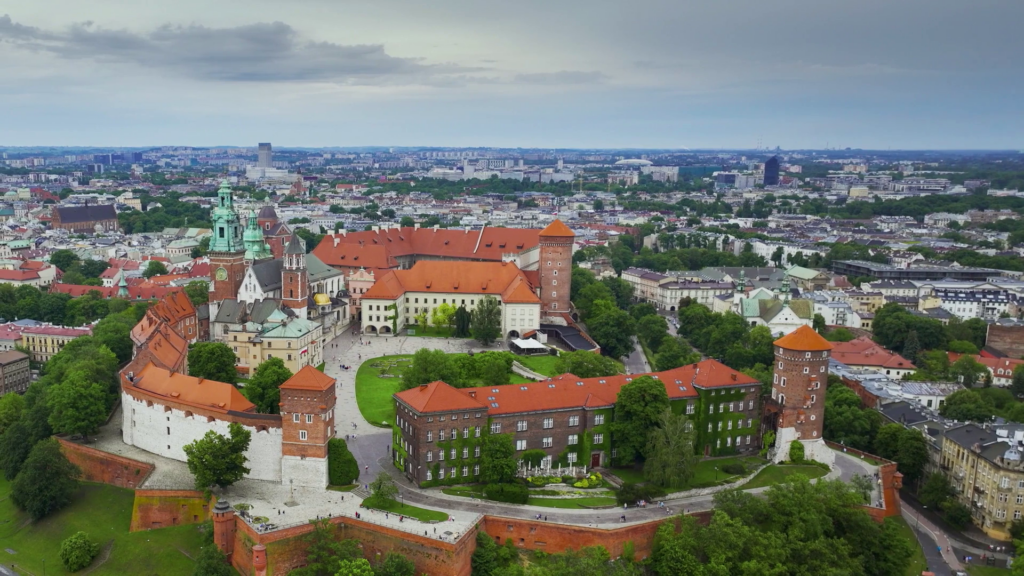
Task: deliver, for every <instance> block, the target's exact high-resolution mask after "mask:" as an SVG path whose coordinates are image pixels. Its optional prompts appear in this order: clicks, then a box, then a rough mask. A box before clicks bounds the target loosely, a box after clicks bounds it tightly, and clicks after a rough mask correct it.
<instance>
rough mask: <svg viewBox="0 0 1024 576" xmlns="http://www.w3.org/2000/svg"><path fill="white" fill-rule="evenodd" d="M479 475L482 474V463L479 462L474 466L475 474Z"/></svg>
mask: <svg viewBox="0 0 1024 576" xmlns="http://www.w3.org/2000/svg"><path fill="white" fill-rule="evenodd" d="M479 475H480V465H479V464H477V465H475V466H473V476H479Z"/></svg>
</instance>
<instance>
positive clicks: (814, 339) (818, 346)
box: [775, 325, 833, 352]
mask: <svg viewBox="0 0 1024 576" xmlns="http://www.w3.org/2000/svg"><path fill="white" fill-rule="evenodd" d="M775 345H776V346H779V347H782V348H785V349H787V350H800V351H801V352H816V351H822V350H831V349H832V348H833V346H832V343H831V342H829V341H828V340H825V339H824V338H822V337H821V334H818V333H817V332H815V331H814V328H811V327H810V326H806V325H805V326H801V327H799V328H797V329H796V330H793V331H792V332H790V333H789V334H786V335H785V336H783V337H782V338H779V339H778V340H776V341H775Z"/></svg>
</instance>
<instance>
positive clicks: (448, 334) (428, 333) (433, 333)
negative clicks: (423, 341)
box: [405, 324, 469, 338]
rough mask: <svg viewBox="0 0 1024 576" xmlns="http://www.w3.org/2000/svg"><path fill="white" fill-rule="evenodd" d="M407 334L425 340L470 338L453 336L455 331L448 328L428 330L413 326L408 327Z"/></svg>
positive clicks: (435, 327) (429, 328) (429, 327)
mask: <svg viewBox="0 0 1024 576" xmlns="http://www.w3.org/2000/svg"><path fill="white" fill-rule="evenodd" d="M405 328H406V333H407V334H408V335H409V336H422V337H424V338H469V336H453V335H452V333H453V332H454V330H453V329H452V328H449V327H447V326H441V327H437V326H427V328H426V330H424V329H423V328H420V327H419V325H416V324H411V325H409V326H406V327H405Z"/></svg>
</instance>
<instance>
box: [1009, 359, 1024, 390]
mask: <svg viewBox="0 0 1024 576" xmlns="http://www.w3.org/2000/svg"><path fill="white" fill-rule="evenodd" d="M1010 391H1011V392H1013V395H1014V396H1016V397H1017V398H1020V397H1022V396H1024V364H1021V365H1019V366H1017V367H1016V368H1014V369H1013V382H1012V383H1011V384H1010Z"/></svg>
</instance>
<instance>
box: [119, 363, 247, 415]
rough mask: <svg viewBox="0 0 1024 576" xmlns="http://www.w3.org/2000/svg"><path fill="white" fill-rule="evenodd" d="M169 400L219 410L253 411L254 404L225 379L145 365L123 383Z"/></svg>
mask: <svg viewBox="0 0 1024 576" xmlns="http://www.w3.org/2000/svg"><path fill="white" fill-rule="evenodd" d="M125 386H126V387H129V388H130V387H135V388H138V389H140V390H145V391H146V392H149V393H150V394H155V395H157V396H163V397H165V398H167V399H168V400H170V401H173V402H180V403H182V404H189V405H192V406H196V407H199V408H205V409H213V410H219V411H225V412H226V411H229V410H231V411H235V412H255V411H256V405H255V404H253V403H252V402H249V401H248V400H246V399H245V396H242V393H241V392H239V391H238V389H237V388H235V387H234V386H232V385H231V384H228V383H226V382H217V381H216V380H206V379H204V378H195V377H193V376H187V375H185V374H179V373H177V372H171V371H169V370H165V369H163V368H160V367H159V366H157V365H155V364H147V365H146V366H145V367H144V368H143V369H142V370H141V371H140V372H139V373H137V374H135V380H134V382H131V383H128V384H125Z"/></svg>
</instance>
